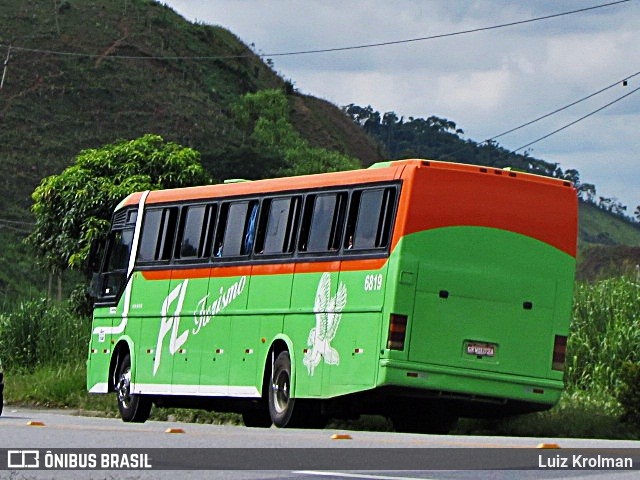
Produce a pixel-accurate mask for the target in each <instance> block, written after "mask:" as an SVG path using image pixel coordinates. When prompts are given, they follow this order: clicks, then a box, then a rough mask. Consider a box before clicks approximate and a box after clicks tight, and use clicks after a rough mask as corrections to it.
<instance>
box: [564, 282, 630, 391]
mask: <svg viewBox="0 0 640 480" xmlns="http://www.w3.org/2000/svg"><path fill="white" fill-rule="evenodd" d="M625 362H632V363H638V362H640V285H639V284H638V283H637V281H635V279H634V278H632V277H618V278H610V279H607V280H603V281H600V282H597V283H595V284H587V283H579V284H576V289H575V294H574V307H573V321H572V323H571V334H570V336H569V342H568V344H567V373H566V377H565V380H566V383H567V386H568V388H570V389H572V388H577V389H580V390H592V391H608V392H611V394H612V396H614V397H615V394H616V392H617V391H618V388H620V386H621V382H620V378H621V371H622V368H623V367H622V366H623V364H624V363H625Z"/></svg>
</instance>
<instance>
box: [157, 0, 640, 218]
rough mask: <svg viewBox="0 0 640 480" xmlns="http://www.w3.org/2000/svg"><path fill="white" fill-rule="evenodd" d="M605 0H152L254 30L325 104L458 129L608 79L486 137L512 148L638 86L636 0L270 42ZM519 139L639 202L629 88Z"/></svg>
mask: <svg viewBox="0 0 640 480" xmlns="http://www.w3.org/2000/svg"><path fill="white" fill-rule="evenodd" d="M611 1H613V0H535V1H527V2H522V1H516V0H511V1H507V0H474V1H469V0H394V1H388V0H368V1H356V0H340V1H338V0H325V1H312V0H269V1H264V0H263V1H259V0H166V1H164V2H163V3H165V4H166V5H168V6H170V7H171V8H173V9H174V10H175V11H176V12H178V13H179V14H181V15H182V16H183V17H185V18H186V19H188V20H190V21H197V22H201V23H206V24H210V25H219V26H222V27H225V28H227V29H228V30H230V31H231V32H233V33H234V34H235V35H237V36H238V37H239V38H240V39H241V40H242V41H243V42H244V43H246V44H247V45H251V44H253V45H254V47H253V48H254V49H255V50H256V51H257V52H258V53H261V54H264V55H265V58H271V59H272V61H273V63H274V68H275V70H276V71H277V72H279V73H280V74H281V76H283V77H284V78H286V79H289V80H291V81H292V82H293V83H294V85H295V87H296V88H297V89H298V91H300V92H301V93H305V94H310V95H313V96H316V97H320V98H323V99H326V100H329V101H330V102H332V103H334V104H335V105H338V106H344V105H348V104H350V103H355V104H356V105H360V106H367V105H371V106H372V107H373V108H374V109H375V110H377V111H379V112H381V113H384V112H388V111H393V112H395V113H396V114H397V115H398V116H402V117H405V118H408V117H410V116H412V117H422V118H427V117H429V116H432V115H435V116H438V117H441V118H446V119H448V120H451V121H453V122H455V123H456V125H457V127H458V128H461V129H462V130H463V131H464V138H468V139H472V140H475V141H477V142H480V141H483V140H485V139H487V138H491V137H493V136H495V135H497V134H499V133H502V132H504V131H506V130H509V129H511V128H514V127H516V126H518V125H521V124H523V123H525V122H528V121H530V120H533V119H535V118H537V117H539V116H541V115H544V114H546V113H549V112H551V111H554V110H556V109H557V108H560V107H563V106H565V105H568V104H570V103H572V102H574V101H576V100H579V99H581V98H583V97H585V96H587V95H590V94H592V93H595V92H597V91H598V90H601V89H603V88H605V87H608V86H610V85H613V84H616V83H617V84H616V85H615V86H614V87H612V88H610V89H608V90H606V91H605V92H603V93H601V94H598V95H596V96H594V97H592V98H591V99H589V100H587V101H584V102H581V103H579V104H578V105H575V106H573V107H571V108H569V109H567V110H564V111H562V112H560V113H557V114H554V115H552V116H550V117H548V118H546V119H544V120H541V121H539V122H536V123H535V124H533V125H530V126H528V127H525V128H522V129H520V130H518V131H517V132H514V133H512V134H509V135H506V136H503V137H500V138H499V139H497V142H498V143H499V144H500V145H501V146H503V147H504V148H508V149H510V150H515V149H517V148H519V147H521V146H523V145H526V144H527V143H529V142H532V141H534V140H536V139H538V138H540V137H542V136H544V135H546V134H548V133H550V132H552V131H554V130H556V129H558V128H561V127H563V126H565V125H567V124H569V123H571V122H574V121H576V120H578V119H579V118H580V117H582V116H584V115H587V114H589V113H591V112H593V111H594V110H596V109H599V108H601V107H603V106H605V105H606V104H608V103H610V102H612V101H614V100H616V99H617V98H619V97H621V96H623V95H625V94H628V93H630V92H632V91H633V90H634V89H636V88H638V87H640V73H639V72H640V48H639V47H640V27H639V26H640V0H630V1H628V2H624V3H619V4H616V5H610V6H606V7H602V8H598V9H593V10H589V11H585V12H581V13H575V14H571V15H566V16H560V17H556V18H550V19H546V20H541V21H536V22H531V23H525V24H520V25H514V26H509V27H504V28H497V29H492V30H486V31H480V32H475V33H467V34H461V35H455V36H448V37H445V38H437V39H431V40H422V41H415V42H407V43H401V44H396V45H388V46H379V47H373V48H358V49H351V50H345V51H338V52H327V53H315V54H311V53H309V54H301V55H287V56H279V55H275V54H277V53H283V52H293V51H301V50H314V49H325V48H336V47H348V46H356V45H365V44H372V43H381V42H393V41H398V40H406V39H413V38H422V37H427V36H433V35H442V34H449V33H453V32H460V31H466V30H472V29H477V28H483V27H491V26H495V25H500V24H505V23H512V22H518V21H522V20H528V19H533V18H536V17H542V16H548V15H554V14H558V13H562V12H567V11H571V10H577V9H582V8H587V7H593V6H597V5H602V4H605V3H609V2H611ZM634 74H637V75H636V76H634ZM629 77H631V78H629ZM626 78H628V81H627V85H626V86H624V85H623V83H622V80H624V79H626ZM528 151H529V154H530V155H531V156H533V157H536V158H540V159H543V160H546V161H549V162H553V163H558V164H559V166H560V168H562V169H563V170H568V169H576V170H578V171H579V172H580V180H581V182H583V183H592V184H595V185H596V188H597V196H604V197H607V198H612V197H615V198H616V199H617V200H618V201H619V202H621V203H622V204H624V205H627V207H628V209H627V214H629V215H633V212H634V210H635V209H636V207H638V206H639V205H640V91H638V92H636V93H633V94H630V95H629V96H628V97H626V98H624V99H622V100H620V101H618V102H617V103H615V104H614V105H611V106H609V107H607V108H605V109H603V110H602V111H600V112H598V113H595V114H594V115H592V116H589V117H588V118H586V119H584V120H581V121H579V122H578V123H576V124H575V125H573V126H570V127H568V128H566V129H564V130H563V131H561V132H559V133H556V134H554V135H552V136H550V137H549V138H547V139H545V140H542V141H540V142H537V143H535V144H534V145H532V146H530V147H528ZM520 152H521V153H522V152H523V150H520Z"/></svg>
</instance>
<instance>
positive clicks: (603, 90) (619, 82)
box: [478, 72, 640, 145]
mask: <svg viewBox="0 0 640 480" xmlns="http://www.w3.org/2000/svg"><path fill="white" fill-rule="evenodd" d="M638 75H640V72H636V73H634V74H633V75H629V76H627V77H624V78H623V79H621V80H618V81H616V82H614V83H612V84H611V85H607V86H606V87H604V88H601V89H600V90H598V91H597V92H593V93H591V94H589V95H587V96H586V97H582V98H580V99H579V100H576V101H574V102H571V103H569V104H567V105H565V106H564V107H560V108H557V109H555V110H553V111H552V112H549V113H545V114H544V115H540V116H539V117H537V118H534V119H533V120H530V121H528V122H525V123H523V124H521V125H518V126H517V127H514V128H511V129H509V130H507V131H504V132H502V133H499V134H498V135H494V136H493V137H491V138H487V139H486V140H483V141H482V142H480V143H479V144H478V145H482V144H483V143H489V142H491V141H493V140H495V139H496V138H500V137H502V136H504V135H507V134H509V133H512V132H515V131H516V130H520V129H521V128H524V127H528V126H529V125H531V124H533V123H536V122H538V121H540V120H543V119H545V118H548V117H550V116H552V115H555V114H556V113H559V112H562V111H563V110H566V109H567V108H570V107H573V106H574V105H577V104H578V103H581V102H584V101H585V100H588V99H590V98H592V97H595V96H596V95H599V94H601V93H602V92H605V91H607V90H609V89H611V88H613V87H615V86H618V85H620V84H621V83H623V82H625V81H627V80H630V79H631V78H633V77H636V76H638Z"/></svg>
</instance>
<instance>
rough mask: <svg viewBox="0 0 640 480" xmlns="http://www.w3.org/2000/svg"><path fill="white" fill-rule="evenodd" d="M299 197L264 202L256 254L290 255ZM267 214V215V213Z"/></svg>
mask: <svg viewBox="0 0 640 480" xmlns="http://www.w3.org/2000/svg"><path fill="white" fill-rule="evenodd" d="M299 204H300V197H285V198H274V199H270V200H265V203H264V204H263V208H264V210H265V212H264V213H263V215H262V217H263V218H261V220H260V223H261V225H260V227H259V231H260V232H261V233H262V235H260V236H259V237H258V240H257V243H256V252H257V253H265V254H277V253H291V252H292V251H293V245H294V236H295V230H296V223H297V216H298V215H297V211H298V208H299ZM267 212H268V213H267Z"/></svg>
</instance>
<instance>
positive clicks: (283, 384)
mask: <svg viewBox="0 0 640 480" xmlns="http://www.w3.org/2000/svg"><path fill="white" fill-rule="evenodd" d="M273 404H274V406H275V408H276V411H278V412H283V411H285V410H286V409H287V405H289V375H288V374H287V372H279V373H278V376H277V377H276V378H274V380H273Z"/></svg>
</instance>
